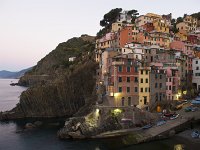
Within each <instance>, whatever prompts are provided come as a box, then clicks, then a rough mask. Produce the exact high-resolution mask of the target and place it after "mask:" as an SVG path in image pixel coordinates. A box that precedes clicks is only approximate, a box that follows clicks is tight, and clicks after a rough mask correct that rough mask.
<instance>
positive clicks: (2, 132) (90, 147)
mask: <svg viewBox="0 0 200 150" xmlns="http://www.w3.org/2000/svg"><path fill="white" fill-rule="evenodd" d="M12 82H13V83H16V82H18V80H17V79H0V111H7V110H11V109H12V108H13V107H15V106H16V104H17V103H18V102H19V97H20V94H21V93H22V92H23V91H24V90H26V88H24V87H20V86H10V83H12ZM23 128H24V121H15V122H13V121H7V122H0V150H109V149H115V150H117V149H121V150H174V146H177V145H182V146H184V150H200V145H199V144H198V145H197V144H196V145H195V143H192V142H189V141H187V140H185V139H184V138H182V137H179V136H175V137H173V138H170V139H166V140H161V141H154V142H149V143H144V144H139V145H133V146H128V147H127V146H123V145H121V144H120V143H119V142H117V141H118V139H105V140H60V139H58V138H57V136H56V133H57V131H58V130H59V128H61V127H58V126H45V127H41V128H38V129H32V130H26V131H24V132H18V131H21V130H22V129H23Z"/></svg>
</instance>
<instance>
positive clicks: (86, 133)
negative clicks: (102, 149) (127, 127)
mask: <svg viewBox="0 0 200 150" xmlns="http://www.w3.org/2000/svg"><path fill="white" fill-rule="evenodd" d="M119 129H122V126H121V124H120V122H119V121H118V118H117V117H114V116H111V115H106V116H104V117H103V118H102V119H101V121H100V122H99V119H98V116H96V113H95V112H94V111H93V112H91V113H89V114H88V115H86V116H85V117H73V118H70V119H69V120H68V121H66V122H65V126H64V127H63V128H62V129H60V130H59V131H58V133H57V136H58V137H59V138H60V139H69V138H72V139H85V138H92V137H93V136H96V135H98V134H100V133H103V132H106V131H113V130H119Z"/></svg>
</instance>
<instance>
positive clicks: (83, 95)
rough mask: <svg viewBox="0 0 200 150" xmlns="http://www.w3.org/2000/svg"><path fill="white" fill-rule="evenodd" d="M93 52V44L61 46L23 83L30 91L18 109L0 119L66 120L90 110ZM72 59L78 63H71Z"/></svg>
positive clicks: (76, 41) (72, 42)
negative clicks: (79, 112)
mask: <svg viewBox="0 0 200 150" xmlns="http://www.w3.org/2000/svg"><path fill="white" fill-rule="evenodd" d="M93 50H94V44H93V43H91V42H89V41H84V40H83V39H82V38H73V39H70V40H68V41H67V42H64V43H61V44H59V45H58V47H57V48H56V49H55V50H54V51H52V52H51V53H49V54H48V55H47V56H46V57H45V58H43V59H42V60H41V61H40V62H38V64H37V65H36V66H35V67H34V68H33V69H32V70H31V71H29V72H27V73H26V74H25V76H23V77H22V78H21V79H20V81H19V84H21V85H26V86H29V88H28V90H27V91H25V92H23V93H22V94H21V96H20V102H19V104H17V106H16V108H14V109H13V110H11V111H10V112H9V113H7V114H6V115H4V116H3V115H0V116H1V117H0V118H2V119H3V118H4V119H9V118H24V117H63V116H71V115H73V114H75V113H76V112H78V110H79V109H80V108H81V109H82V110H84V107H85V108H89V106H91V105H93V104H94V103H95V101H96V93H95V85H96V77H95V75H96V67H97V64H96V62H95V61H94V60H93V55H94V54H93ZM72 56H75V57H76V60H75V61H74V62H69V61H68V58H69V57H72ZM30 81H31V82H30Z"/></svg>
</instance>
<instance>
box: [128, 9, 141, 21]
mask: <svg viewBox="0 0 200 150" xmlns="http://www.w3.org/2000/svg"><path fill="white" fill-rule="evenodd" d="M127 14H128V15H130V16H131V18H132V20H131V22H132V23H135V19H136V17H137V16H138V15H139V13H138V11H137V10H135V9H133V10H129V11H128V13H127Z"/></svg>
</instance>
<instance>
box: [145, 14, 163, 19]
mask: <svg viewBox="0 0 200 150" xmlns="http://www.w3.org/2000/svg"><path fill="white" fill-rule="evenodd" d="M146 16H148V17H152V18H162V16H161V15H158V14H154V13H147V14H146Z"/></svg>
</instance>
